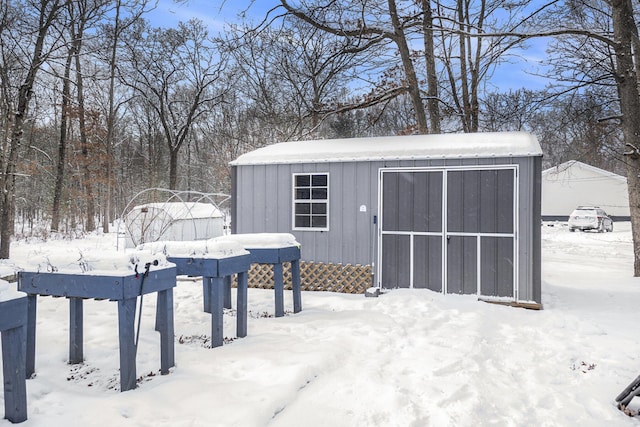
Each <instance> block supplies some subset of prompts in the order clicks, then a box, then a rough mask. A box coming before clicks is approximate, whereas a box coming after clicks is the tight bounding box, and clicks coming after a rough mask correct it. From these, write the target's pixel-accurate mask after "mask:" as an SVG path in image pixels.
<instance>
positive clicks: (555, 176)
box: [542, 160, 629, 220]
mask: <svg viewBox="0 0 640 427" xmlns="http://www.w3.org/2000/svg"><path fill="white" fill-rule="evenodd" d="M577 206H599V207H601V208H602V209H604V210H605V211H606V212H607V213H608V214H609V215H610V216H611V217H613V218H614V219H618V220H628V219H629V194H628V190H627V178H625V177H623V176H620V175H617V174H615V173H613V172H609V171H606V170H603V169H600V168H597V167H595V166H590V165H587V164H585V163H581V162H578V161H576V160H571V161H568V162H565V163H562V164H560V165H558V166H554V167H552V168H550V169H547V170H545V171H543V172H542V219H544V220H566V219H567V218H568V217H569V215H570V214H571V212H572V211H573V210H574V209H575V208H576V207H577Z"/></svg>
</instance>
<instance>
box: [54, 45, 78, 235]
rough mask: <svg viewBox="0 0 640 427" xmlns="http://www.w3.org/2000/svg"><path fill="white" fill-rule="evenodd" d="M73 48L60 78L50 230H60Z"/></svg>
mask: <svg viewBox="0 0 640 427" xmlns="http://www.w3.org/2000/svg"><path fill="white" fill-rule="evenodd" d="M72 59H73V48H70V49H69V52H68V54H67V61H66V63H65V64H64V77H63V78H62V105H61V107H60V110H61V111H60V138H59V139H58V163H57V164H56V185H55V188H54V190H53V204H52V206H51V231H60V230H59V227H60V206H61V205H62V188H63V187H64V170H65V164H66V163H67V156H66V151H67V130H68V128H69V107H70V104H71V100H70V97H71V84H70V81H69V79H70V75H71V61H72Z"/></svg>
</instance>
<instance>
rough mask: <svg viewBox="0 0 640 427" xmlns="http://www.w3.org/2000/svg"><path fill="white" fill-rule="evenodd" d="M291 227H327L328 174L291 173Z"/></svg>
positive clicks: (324, 229)
mask: <svg viewBox="0 0 640 427" xmlns="http://www.w3.org/2000/svg"><path fill="white" fill-rule="evenodd" d="M293 229H294V230H317V231H326V230H328V229H329V174H328V173H296V174H293Z"/></svg>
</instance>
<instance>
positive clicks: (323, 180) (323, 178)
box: [311, 175, 327, 187]
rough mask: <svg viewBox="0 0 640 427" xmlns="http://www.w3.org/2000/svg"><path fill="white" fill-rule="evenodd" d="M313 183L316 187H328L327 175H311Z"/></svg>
mask: <svg viewBox="0 0 640 427" xmlns="http://www.w3.org/2000/svg"><path fill="white" fill-rule="evenodd" d="M311 184H312V185H313V186H314V187H326V186H327V175H313V176H312V177H311Z"/></svg>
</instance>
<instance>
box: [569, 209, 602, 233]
mask: <svg viewBox="0 0 640 427" xmlns="http://www.w3.org/2000/svg"><path fill="white" fill-rule="evenodd" d="M576 230H581V231H585V230H597V231H598V233H602V232H603V231H613V220H612V219H611V218H609V215H607V213H606V212H605V211H604V210H602V209H600V208H599V207H597V206H578V207H577V208H576V210H574V211H573V212H572V213H571V216H570V217H569V231H576Z"/></svg>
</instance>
